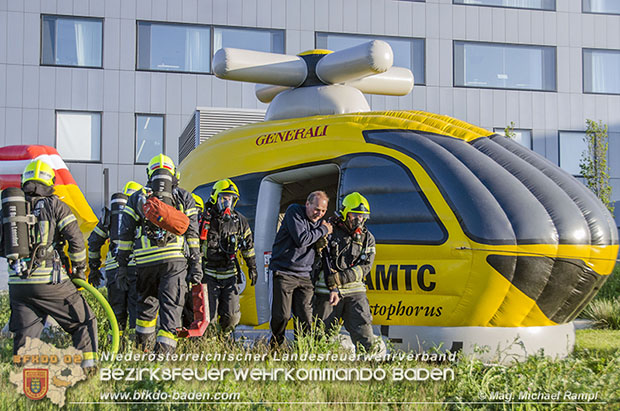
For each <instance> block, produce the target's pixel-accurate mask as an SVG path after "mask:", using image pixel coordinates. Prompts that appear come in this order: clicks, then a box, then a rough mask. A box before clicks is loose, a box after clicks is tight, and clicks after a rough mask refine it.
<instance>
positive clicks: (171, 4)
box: [166, 0, 238, 21]
mask: <svg viewBox="0 0 620 411" xmlns="http://www.w3.org/2000/svg"><path fill="white" fill-rule="evenodd" d="M167 3H168V4H167V6H168V7H166V20H168V21H181V19H182V18H183V1H182V0H168V2H167ZM227 3H228V2H227ZM237 10H238V9H237Z"/></svg>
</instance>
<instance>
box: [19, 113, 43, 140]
mask: <svg viewBox="0 0 620 411" xmlns="http://www.w3.org/2000/svg"><path fill="white" fill-rule="evenodd" d="M37 134H39V110H38V109H36V108H25V109H24V110H23V112H22V140H23V141H24V142H27V143H28V144H34V143H36V142H37V140H38V139H37Z"/></svg>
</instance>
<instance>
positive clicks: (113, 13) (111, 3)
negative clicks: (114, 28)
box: [58, 0, 121, 18]
mask: <svg viewBox="0 0 620 411" xmlns="http://www.w3.org/2000/svg"><path fill="white" fill-rule="evenodd" d="M61 1H62V0H58V7H59V9H58V12H59V13H61V12H60V2H61ZM105 16H106V17H113V18H120V17H121V0H105Z"/></svg>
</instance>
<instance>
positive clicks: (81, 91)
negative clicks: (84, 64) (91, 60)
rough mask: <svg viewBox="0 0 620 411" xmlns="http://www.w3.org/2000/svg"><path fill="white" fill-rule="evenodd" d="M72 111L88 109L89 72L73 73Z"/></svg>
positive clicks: (78, 70) (77, 71)
mask: <svg viewBox="0 0 620 411" xmlns="http://www.w3.org/2000/svg"><path fill="white" fill-rule="evenodd" d="M69 85H70V87H71V88H70V91H71V109H72V110H86V109H87V108H88V71H87V70H81V69H75V70H72V72H71V83H69Z"/></svg>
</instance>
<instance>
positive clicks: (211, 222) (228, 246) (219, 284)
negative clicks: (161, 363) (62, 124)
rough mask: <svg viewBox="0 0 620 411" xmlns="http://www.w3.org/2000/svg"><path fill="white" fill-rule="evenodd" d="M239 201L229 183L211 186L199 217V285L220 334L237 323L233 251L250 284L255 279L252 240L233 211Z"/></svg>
mask: <svg viewBox="0 0 620 411" xmlns="http://www.w3.org/2000/svg"><path fill="white" fill-rule="evenodd" d="M238 200H239V189H238V188H237V185H236V184H235V183H233V182H232V181H231V180H230V179H224V180H220V181H218V182H217V183H215V184H214V185H213V190H212V191H211V196H210V198H209V201H208V203H207V205H206V207H205V210H204V212H203V215H202V220H203V224H207V227H208V232H207V234H206V236H207V238H206V240H205V241H204V243H203V244H202V252H203V254H202V262H203V266H204V277H203V279H202V282H203V283H206V284H207V285H208V288H209V311H210V319H211V323H214V322H216V320H217V319H218V318H217V317H218V315H219V323H220V326H221V327H222V330H223V331H224V333H226V334H229V333H231V332H232V331H233V330H234V329H235V326H236V325H237V324H238V323H239V320H240V319H241V312H240V309H239V289H238V288H237V287H238V284H239V283H240V282H241V281H242V275H243V273H242V272H241V271H240V268H239V262H238V261H237V251H240V252H241V256H242V257H243V260H244V261H245V263H246V265H247V267H248V277H249V279H250V284H251V285H255V284H256V279H257V276H258V274H257V271H256V259H255V253H254V240H253V239H252V230H251V229H250V225H249V224H248V220H247V219H246V218H245V216H244V215H243V214H241V213H240V212H238V211H237V210H235V205H236V204H237V201H238Z"/></svg>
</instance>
